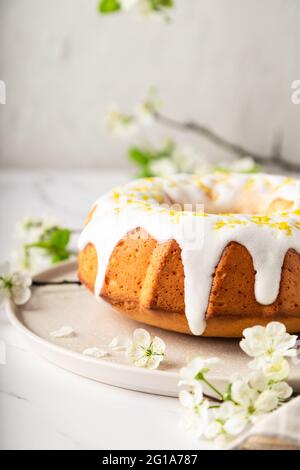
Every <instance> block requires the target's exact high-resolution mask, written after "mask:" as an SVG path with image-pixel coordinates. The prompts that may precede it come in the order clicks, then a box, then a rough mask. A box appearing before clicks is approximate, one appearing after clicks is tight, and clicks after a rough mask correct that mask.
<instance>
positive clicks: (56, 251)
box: [24, 227, 72, 264]
mask: <svg viewBox="0 0 300 470" xmlns="http://www.w3.org/2000/svg"><path fill="white" fill-rule="evenodd" d="M70 238H71V230H69V229H64V228H59V227H51V228H50V229H48V230H46V231H45V232H44V233H43V234H42V236H41V237H40V239H39V240H37V241H36V242H34V243H29V244H27V245H25V247H24V249H25V253H26V256H27V260H28V261H29V262H30V259H29V250H31V249H32V248H40V249H42V250H44V251H45V254H46V255H47V256H49V257H50V258H51V262H52V263H53V264H54V263H58V262H60V261H64V260H66V259H69V258H70V256H71V255H72V252H71V251H70V250H68V248H67V247H68V244H69V241H70Z"/></svg>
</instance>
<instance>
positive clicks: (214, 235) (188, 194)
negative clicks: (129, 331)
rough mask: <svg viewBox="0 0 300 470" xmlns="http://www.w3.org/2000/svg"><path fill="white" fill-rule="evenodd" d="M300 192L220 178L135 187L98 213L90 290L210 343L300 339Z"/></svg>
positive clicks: (99, 205) (259, 178) (85, 266)
mask: <svg viewBox="0 0 300 470" xmlns="http://www.w3.org/2000/svg"><path fill="white" fill-rule="evenodd" d="M299 252H300V184H299V182H298V181H297V180H294V179H291V178H287V177H284V176H275V175H267V174H263V173H258V174H253V175H245V174H234V173H228V174H223V173H214V174H210V175H205V176H203V177H199V176H195V175H184V174H180V175H174V176H172V177H168V178H158V177H157V178H145V179H141V180H135V181H132V182H131V183H128V184H127V185H124V186H122V187H120V188H117V189H114V190H112V191H110V192H109V193H107V194H106V195H104V196H102V197H101V198H100V199H99V200H98V201H96V202H95V204H94V205H93V207H92V209H91V211H90V213H89V215H88V218H87V222H86V226H85V228H84V230H83V232H82V234H81V236H80V240H79V269H78V275H79V278H80V280H81V281H82V283H83V284H85V285H86V286H87V287H88V289H90V290H91V291H93V292H94V293H95V295H96V297H99V296H101V297H102V298H103V299H105V300H106V301H108V302H109V303H110V304H111V305H112V306H113V307H114V308H115V309H116V310H118V311H119V312H121V313H122V314H124V315H126V316H128V317H130V318H132V319H134V320H137V321H140V322H143V323H146V324H150V325H154V326H158V327H161V328H165V329H168V330H173V331H177V332H181V333H189V334H194V335H204V336H219V337H239V336H241V335H242V331H243V330H244V329H245V328H246V327H249V326H253V325H256V324H261V325H265V324H266V323H268V322H269V321H271V320H277V321H281V322H283V323H285V325H286V327H287V330H288V331H289V332H290V333H295V332H299V331H300V288H299V286H300V255H299Z"/></svg>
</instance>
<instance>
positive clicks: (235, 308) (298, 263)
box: [78, 229, 300, 337]
mask: <svg viewBox="0 0 300 470" xmlns="http://www.w3.org/2000/svg"><path fill="white" fill-rule="evenodd" d="M133 235H134V236H133ZM145 235H146V234H145V232H144V231H143V230H142V229H136V230H134V231H133V232H131V233H130V235H126V236H125V237H124V238H123V239H122V240H120V242H119V243H118V244H117V246H116V247H115V249H114V251H113V253H112V255H111V258H110V261H109V264H108V267H107V269H106V275H105V280H104V284H103V286H102V290H101V297H103V298H104V299H105V300H107V301H108V302H109V303H110V304H111V305H113V306H114V308H116V309H117V310H119V311H120V312H121V313H123V314H125V315H127V316H128V317H130V318H132V319H134V320H137V321H142V322H144V323H147V324H150V325H154V326H158V327H160V328H165V329H169V330H173V331H178V332H181V333H189V334H190V333H191V331H190V329H189V326H188V322H187V320H186V316H185V313H184V312H185V306H184V272H183V265H182V261H181V250H180V248H179V246H178V244H177V243H176V242H175V241H174V240H171V241H169V242H165V243H157V241H156V240H155V239H153V238H152V237H150V236H145ZM99 259H100V262H101V253H100V254H99ZM97 268H98V257H97V253H96V250H95V248H94V246H93V245H92V244H91V243H90V244H88V245H87V246H86V247H85V249H84V250H83V251H82V252H81V253H80V254H79V270H78V275H79V278H80V280H81V281H82V282H83V283H84V284H85V285H86V286H87V287H88V288H89V289H90V290H91V291H94V286H95V280H96V276H97ZM254 279H255V271H254V267H253V260H252V257H251V255H250V254H249V252H248V250H247V249H246V248H245V247H244V246H242V245H241V244H239V243H236V242H231V243H229V244H228V245H227V246H226V248H225V249H224V251H223V254H222V256H221V259H220V261H219V263H218V265H217V266H216V269H215V273H214V275H213V277H212V280H211V292H210V297H209V302H208V306H207V311H206V321H207V325H206V329H205V332H204V336H220V337H240V336H241V335H242V331H243V330H244V328H246V327H249V326H251V325H255V324H261V325H265V324H266V323H268V322H269V321H271V320H277V321H282V322H283V323H285V324H286V326H287V328H288V331H289V332H291V333H292V332H298V331H300V289H299V288H298V286H299V285H300V255H299V253H297V252H296V251H294V250H289V251H288V252H287V253H286V256H285V260H284V264H283V268H282V277H281V285H280V291H279V295H278V297H277V299H276V301H275V302H274V303H273V304H271V305H262V304H259V303H258V302H257V301H256V299H255V294H254ZM199 289H201V286H199Z"/></svg>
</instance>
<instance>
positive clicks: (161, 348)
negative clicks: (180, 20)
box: [152, 336, 166, 354]
mask: <svg viewBox="0 0 300 470" xmlns="http://www.w3.org/2000/svg"><path fill="white" fill-rule="evenodd" d="M165 349H166V345H165V343H164V341H163V340H162V339H161V338H158V336H154V338H153V340H152V350H153V352H155V353H157V354H164V353H165Z"/></svg>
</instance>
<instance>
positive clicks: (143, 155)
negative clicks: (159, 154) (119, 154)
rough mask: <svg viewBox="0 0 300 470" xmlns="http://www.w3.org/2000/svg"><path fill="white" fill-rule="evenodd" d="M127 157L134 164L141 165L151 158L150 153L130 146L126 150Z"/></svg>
mask: <svg viewBox="0 0 300 470" xmlns="http://www.w3.org/2000/svg"><path fill="white" fill-rule="evenodd" d="M128 158H129V160H131V161H132V162H134V163H135V164H138V165H141V166H143V165H147V163H148V162H149V160H150V159H151V155H150V154H149V153H147V152H145V151H144V150H142V149H139V148H138V147H131V148H130V149H129V150H128Z"/></svg>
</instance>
